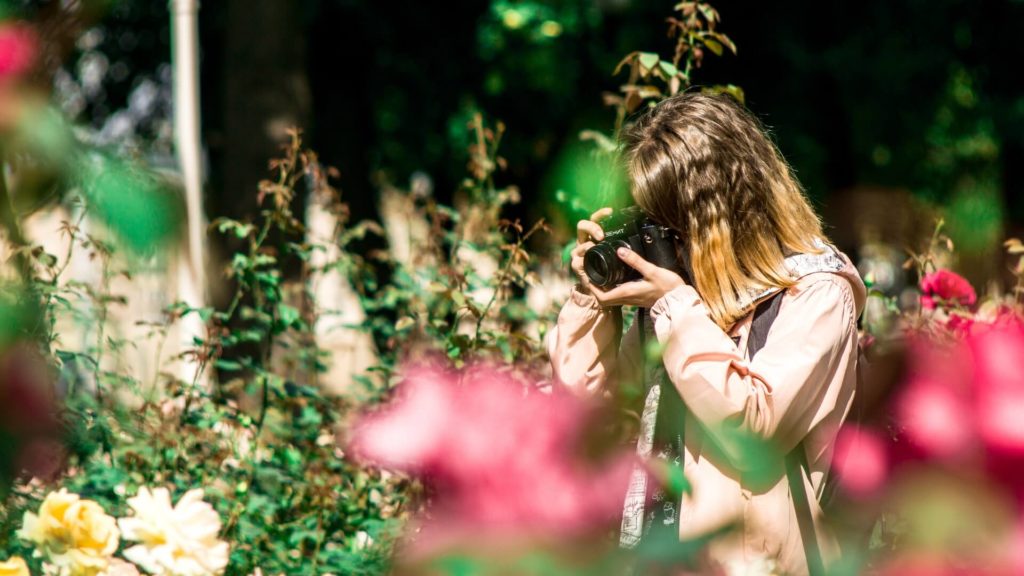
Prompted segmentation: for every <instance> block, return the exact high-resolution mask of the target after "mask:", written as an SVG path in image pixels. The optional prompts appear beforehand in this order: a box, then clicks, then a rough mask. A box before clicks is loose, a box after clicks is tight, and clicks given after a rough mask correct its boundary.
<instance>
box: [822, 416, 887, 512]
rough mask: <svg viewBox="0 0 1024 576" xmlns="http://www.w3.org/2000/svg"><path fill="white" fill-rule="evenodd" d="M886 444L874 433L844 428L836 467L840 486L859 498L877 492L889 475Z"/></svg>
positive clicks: (835, 462) (838, 444)
mask: <svg viewBox="0 0 1024 576" xmlns="http://www.w3.org/2000/svg"><path fill="white" fill-rule="evenodd" d="M887 459H888V456H887V454H886V451H885V442H884V441H883V439H882V438H881V437H880V436H879V435H878V434H877V433H876V432H874V431H871V430H868V429H866V428H861V427H860V426H856V425H852V424H851V425H847V426H844V427H843V428H842V429H841V430H840V431H839V435H838V436H837V437H836V443H835V454H834V456H833V458H832V467H833V469H834V471H835V473H836V478H837V480H838V482H839V485H840V486H842V487H843V489H844V490H846V491H847V492H848V493H850V494H851V495H853V496H855V497H865V496H871V495H874V494H875V493H877V492H878V491H879V490H880V489H881V488H882V485H883V483H884V482H885V478H886V475H887V473H888V470H887V468H888V462H887Z"/></svg>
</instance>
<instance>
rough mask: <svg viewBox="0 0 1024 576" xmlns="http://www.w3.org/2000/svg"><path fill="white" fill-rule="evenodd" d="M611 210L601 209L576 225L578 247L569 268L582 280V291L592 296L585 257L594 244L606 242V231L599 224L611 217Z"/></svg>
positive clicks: (573, 251)
mask: <svg viewBox="0 0 1024 576" xmlns="http://www.w3.org/2000/svg"><path fill="white" fill-rule="evenodd" d="M611 214H612V209H611V208H601V209H600V210H598V211H597V212H594V213H593V214H591V215H590V219H589V220H580V221H579V222H577V223H576V247H575V248H573V250H572V260H570V263H569V266H570V267H571V268H572V271H573V272H575V273H576V276H577V277H579V279H580V290H581V291H583V292H586V293H587V294H590V293H591V292H590V279H588V278H587V273H586V271H584V269H583V255H584V254H585V253H586V252H587V250H590V249H591V248H592V247H593V246H594V244H596V243H597V242H600V241H601V240H604V229H603V228H601V225H600V224H598V222H599V221H601V220H604V219H605V218H607V217H609V216H611Z"/></svg>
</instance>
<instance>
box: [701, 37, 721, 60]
mask: <svg viewBox="0 0 1024 576" xmlns="http://www.w3.org/2000/svg"><path fill="white" fill-rule="evenodd" d="M701 42H703V43H704V45H705V46H707V47H708V50H711V51H712V52H714V53H715V56H721V55H722V44H721V43H720V42H719V41H718V40H712V39H711V38H702V39H701Z"/></svg>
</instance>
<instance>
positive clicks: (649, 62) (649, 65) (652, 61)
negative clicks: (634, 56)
mask: <svg viewBox="0 0 1024 576" xmlns="http://www.w3.org/2000/svg"><path fill="white" fill-rule="evenodd" d="M638 59H639V61H640V72H641V73H642V74H647V73H649V72H650V71H651V70H653V69H654V67H655V66H657V65H658V61H659V60H661V58H660V57H659V56H658V55H657V54H655V53H654V52H641V53H640V55H639V56H638Z"/></svg>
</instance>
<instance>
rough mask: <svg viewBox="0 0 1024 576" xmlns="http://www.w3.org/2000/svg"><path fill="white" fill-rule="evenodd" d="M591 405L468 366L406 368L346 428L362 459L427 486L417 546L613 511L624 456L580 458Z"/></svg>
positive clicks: (523, 532) (584, 529)
mask: <svg viewBox="0 0 1024 576" xmlns="http://www.w3.org/2000/svg"><path fill="white" fill-rule="evenodd" d="M592 415H593V412H592V411H591V407H590V406H589V405H587V404H585V403H584V401H583V400H580V399H578V398H576V397H574V396H569V395H567V394H564V393H553V394H544V393H541V392H539V391H537V390H536V389H535V388H534V387H532V386H530V385H528V384H526V383H524V382H522V381H519V380H517V379H516V378H513V377H512V376H510V375H508V374H507V373H503V372H499V371H498V370H496V369H494V368H491V367H486V366H477V367H474V368H470V369H467V370H463V371H459V372H456V371H449V370H444V369H441V368H438V367H432V366H426V365H419V366H414V367H411V368H408V369H407V370H406V371H405V378H404V380H403V382H402V384H401V385H400V386H399V388H398V390H397V395H396V398H395V400H393V401H392V402H391V403H390V404H389V405H388V406H386V407H385V408H384V409H383V410H382V411H380V412H377V413H374V414H370V415H368V416H366V417H364V418H363V419H362V421H361V422H359V423H358V424H357V425H356V427H355V432H354V437H353V443H352V446H353V449H354V452H355V454H356V456H357V457H359V458H360V459H362V460H365V461H369V462H372V463H376V464H379V465H381V466H384V467H388V468H395V469H401V470H405V471H409V472H412V473H414V474H418V475H421V476H422V477H423V478H424V479H425V480H426V481H427V482H428V484H429V485H430V486H432V487H433V488H434V492H433V494H434V497H433V498H432V501H431V504H430V510H429V513H428V515H429V517H428V519H427V520H426V521H425V522H424V525H423V530H422V531H421V533H420V535H419V536H418V542H417V544H418V545H419V546H421V547H422V546H426V547H432V546H435V545H436V544H438V543H440V544H441V545H442V546H444V545H447V544H452V543H455V544H456V545H457V544H458V543H459V541H462V542H463V543H468V541H467V539H477V538H488V537H493V536H497V537H504V536H518V537H527V538H529V537H546V536H558V537H564V536H572V535H583V534H586V533H588V532H589V531H591V530H593V529H595V528H599V527H604V526H608V525H609V524H608V522H609V521H614V520H615V519H616V517H617V515H618V514H620V513H621V510H622V498H623V494H625V487H626V483H627V480H628V476H629V472H630V469H631V465H632V457H631V456H624V455H621V456H620V455H616V456H611V457H609V458H606V459H605V460H603V461H601V462H597V461H587V460H586V459H584V458H582V457H581V455H580V453H581V448H582V444H583V440H584V438H583V436H584V431H585V430H584V428H585V427H586V425H587V423H588V421H589V419H590V418H591V416H592Z"/></svg>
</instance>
